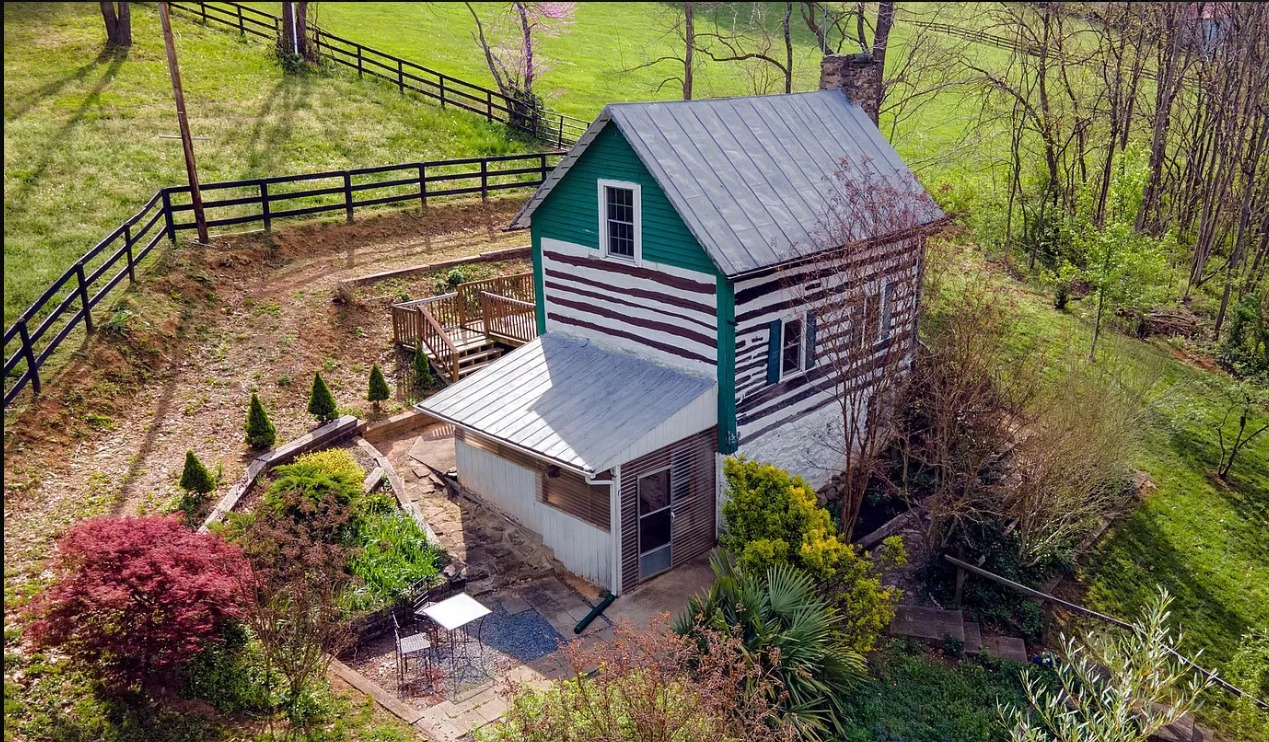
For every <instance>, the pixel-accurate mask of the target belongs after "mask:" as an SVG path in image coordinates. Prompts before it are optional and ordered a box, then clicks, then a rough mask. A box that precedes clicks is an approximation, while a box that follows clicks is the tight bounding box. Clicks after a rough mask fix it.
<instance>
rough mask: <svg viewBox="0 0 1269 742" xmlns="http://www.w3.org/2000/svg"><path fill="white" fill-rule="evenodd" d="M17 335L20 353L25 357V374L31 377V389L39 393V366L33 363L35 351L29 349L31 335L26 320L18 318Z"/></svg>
mask: <svg viewBox="0 0 1269 742" xmlns="http://www.w3.org/2000/svg"><path fill="white" fill-rule="evenodd" d="M17 325H18V337H19V338H20V339H21V340H22V355H23V357H25V358H26V375H27V376H29V377H31V389H32V390H33V391H34V392H35V393H36V394H39V393H40V367H39V366H38V365H36V363H35V351H34V350H32V349H31V335H30V333H28V332H27V331H26V320H25V319H22V318H18V322H17Z"/></svg>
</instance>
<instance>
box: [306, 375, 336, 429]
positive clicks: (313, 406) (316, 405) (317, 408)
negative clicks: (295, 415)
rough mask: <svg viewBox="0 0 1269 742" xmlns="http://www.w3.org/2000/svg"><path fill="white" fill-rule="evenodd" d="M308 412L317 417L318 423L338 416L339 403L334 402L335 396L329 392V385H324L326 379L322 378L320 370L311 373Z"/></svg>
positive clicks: (326, 421)
mask: <svg viewBox="0 0 1269 742" xmlns="http://www.w3.org/2000/svg"><path fill="white" fill-rule="evenodd" d="M308 414H310V415H312V416H313V417H315V418H317V422H319V423H328V422H330V421H332V420H334V419H335V418H337V417H339V405H337V404H336V403H335V396H334V395H333V394H331V393H330V387H328V386H326V380H325V379H323V378H322V373H321V372H320V371H318V372H316V373H314V374H313V389H312V391H310V392H309V395H308Z"/></svg>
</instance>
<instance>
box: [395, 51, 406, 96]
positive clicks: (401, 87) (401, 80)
mask: <svg viewBox="0 0 1269 742" xmlns="http://www.w3.org/2000/svg"><path fill="white" fill-rule="evenodd" d="M397 92H398V93H401V94H402V95H405V69H404V68H403V67H402V66H401V60H400V59H398V60H397Z"/></svg>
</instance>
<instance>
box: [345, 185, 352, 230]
mask: <svg viewBox="0 0 1269 742" xmlns="http://www.w3.org/2000/svg"><path fill="white" fill-rule="evenodd" d="M344 217H345V218H346V219H348V221H350V222H351V221H352V220H353V200H352V176H351V175H349V174H348V173H344Z"/></svg>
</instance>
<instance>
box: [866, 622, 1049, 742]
mask: <svg viewBox="0 0 1269 742" xmlns="http://www.w3.org/2000/svg"><path fill="white" fill-rule="evenodd" d="M1021 667H1022V666H1021V665H1016V664H1014V663H1010V662H999V661H995V660H992V659H990V658H983V659H978V658H965V659H963V660H961V661H960V662H959V664H950V663H946V662H943V661H941V660H939V659H936V658H934V657H933V656H931V655H930V654H929V653H928V652H927V651H925V650H922V649H921V648H919V647H916V646H911V645H907V644H906V643H904V642H900V643H898V644H897V645H896V646H894V647H891V648H889V649H886V650H884V651H882V652H879V653H878V654H877V655H876V656H874V657H873V658H872V659H871V660H870V662H869V669H870V670H871V676H872V677H871V678H870V679H869V681H868V682H867V683H866V684H865V685H864V686H863V687H862V688H860V689H859V690H857V691H855V692H854V693H852V694H851V700H850V711H851V722H850V730H849V732H848V733H847V736H846V738H845V739H846V740H847V742H873V741H874V740H896V741H898V740H903V741H904V742H943V740H957V742H987V741H988V740H1003V739H1006V736H1005V734H1004V730H1003V728H1002V727H1001V724H1000V719H999V716H998V715H997V711H996V708H997V704H1000V703H1004V704H1007V705H1020V704H1022V703H1024V702H1025V701H1024V696H1023V695H1022V685H1021V680H1020V677H1021Z"/></svg>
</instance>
